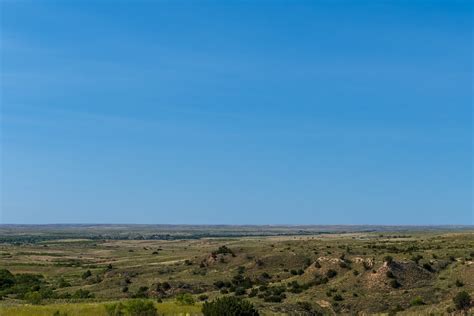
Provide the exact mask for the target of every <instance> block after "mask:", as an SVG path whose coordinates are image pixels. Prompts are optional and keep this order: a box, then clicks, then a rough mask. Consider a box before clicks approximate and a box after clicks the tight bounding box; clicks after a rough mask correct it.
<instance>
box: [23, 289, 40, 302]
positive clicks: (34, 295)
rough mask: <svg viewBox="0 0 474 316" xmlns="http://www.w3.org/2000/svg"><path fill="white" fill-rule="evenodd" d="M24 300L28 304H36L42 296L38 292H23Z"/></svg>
mask: <svg viewBox="0 0 474 316" xmlns="http://www.w3.org/2000/svg"><path fill="white" fill-rule="evenodd" d="M25 300H26V301H27V302H28V303H30V304H33V305H38V304H41V301H42V300H43V297H42V296H41V293H40V292H37V291H36V292H28V293H26V294H25Z"/></svg>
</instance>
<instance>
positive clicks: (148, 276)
mask: <svg viewBox="0 0 474 316" xmlns="http://www.w3.org/2000/svg"><path fill="white" fill-rule="evenodd" d="M180 229H181V230H179V229H177V228H176V227H175V228H173V229H171V228H169V229H168V230H166V229H163V230H159V229H156V228H153V227H147V226H131V227H128V228H127V227H123V226H121V227H118V226H116V227H112V228H111V227H110V226H106V227H101V226H95V227H92V226H88V227H85V226H71V227H68V226H58V227H46V228H45V227H41V226H35V227H16V226H6V225H3V226H0V232H1V233H0V240H1V241H2V243H1V244H0V268H1V269H6V270H8V271H9V272H11V274H13V275H14V278H16V279H18V280H20V279H21V277H18V275H22V274H35V275H41V277H37V278H36V279H34V278H30V279H28V281H27V282H26V281H25V284H27V285H25V286H23V287H20V286H17V287H16V288H14V287H13V285H12V287H10V288H7V287H6V286H5V284H6V281H5V280H6V279H8V275H7V273H6V272H4V270H2V271H3V273H2V274H1V275H0V290H2V289H3V290H2V292H0V293H2V296H3V299H2V300H1V301H0V314H1V315H53V313H54V312H56V311H58V312H66V313H67V315H107V313H106V309H105V307H104V306H105V305H106V304H110V302H114V301H115V302H116V301H119V300H120V301H124V302H126V301H129V300H133V299H148V300H151V301H153V302H154V304H155V306H156V308H157V310H158V312H159V313H160V314H166V315H174V314H180V313H182V314H183V315H184V314H186V313H189V314H191V315H194V314H200V310H201V304H202V302H203V301H212V300H214V299H215V298H217V297H220V296H224V295H231V296H234V295H236V296H239V297H242V298H245V299H246V300H248V301H250V302H252V303H253V305H254V306H255V307H256V308H257V309H258V310H259V312H260V313H261V314H264V315H266V314H268V315H272V314H298V313H299V315H314V314H318V313H322V314H328V315H331V314H357V313H360V314H380V313H389V312H390V313H397V314H400V315H405V314H406V315H420V314H430V313H434V314H446V313H448V311H449V312H453V311H454V310H455V305H454V303H453V297H455V296H456V294H458V293H459V292H461V291H466V292H468V293H469V294H470V295H471V296H473V294H474V262H473V260H474V230H473V229H472V227H457V228H452V227H451V228H446V227H444V228H438V229H434V228H430V229H416V228H413V227H412V228H410V229H408V228H398V229H397V228H395V227H391V229H388V228H386V227H382V228H377V227H345V226H340V227H336V228H331V227H311V226H308V227H303V228H302V227H271V226H269V227H258V226H255V227H252V226H249V227H246V226H243V227H240V228H238V227H237V228H236V227H225V226H224V227H212V226H210V227H199V226H196V227H192V229H191V228H190V227H181V228H180ZM206 235H207V236H206ZM224 235H225V236H224ZM180 236H181V237H182V238H180ZM183 236H184V237H183ZM209 236H216V237H209ZM160 238H161V239H160ZM2 278H3V279H2ZM23 279H26V278H25V277H23ZM2 280H3V281H2ZM18 282H20V281H18ZM13 288H14V290H12V289H13ZM32 293H38V295H34V294H32ZM61 315H63V314H61Z"/></svg>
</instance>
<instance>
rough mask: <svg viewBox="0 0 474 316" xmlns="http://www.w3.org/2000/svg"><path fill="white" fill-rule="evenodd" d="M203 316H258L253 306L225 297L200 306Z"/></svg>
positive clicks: (234, 298)
mask: <svg viewBox="0 0 474 316" xmlns="http://www.w3.org/2000/svg"><path fill="white" fill-rule="evenodd" d="M202 313H203V315H204V316H258V315H259V313H258V311H257V310H256V309H255V308H254V306H253V305H252V304H251V303H250V302H248V301H245V300H242V299H241V298H238V297H235V296H225V297H221V298H218V299H216V300H214V301H212V302H206V303H204V305H203V306H202Z"/></svg>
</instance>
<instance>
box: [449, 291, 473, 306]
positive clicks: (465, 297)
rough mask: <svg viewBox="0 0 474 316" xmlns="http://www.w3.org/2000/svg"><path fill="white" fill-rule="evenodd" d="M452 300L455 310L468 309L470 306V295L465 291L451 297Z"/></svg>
mask: <svg viewBox="0 0 474 316" xmlns="http://www.w3.org/2000/svg"><path fill="white" fill-rule="evenodd" d="M453 302H454V306H455V307H456V309H457V310H462V309H468V308H469V307H470V306H471V296H470V295H469V293H467V292H466V291H462V292H459V293H458V294H456V296H455V297H453Z"/></svg>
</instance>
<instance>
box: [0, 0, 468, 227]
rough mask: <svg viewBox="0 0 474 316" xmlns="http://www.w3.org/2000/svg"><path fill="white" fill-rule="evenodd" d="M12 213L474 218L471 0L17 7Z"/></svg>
mask: <svg viewBox="0 0 474 316" xmlns="http://www.w3.org/2000/svg"><path fill="white" fill-rule="evenodd" d="M1 11H2V21H1V31H2V33H1V40H2V42H1V57H2V70H1V71H2V78H1V79H2V82H1V105H2V109H1V110H2V121H1V126H2V135H1V145H2V146H1V151H2V152H1V153H2V175H1V177H2V187H1V193H2V195H1V218H0V219H1V221H0V222H2V223H193V224H194V223H197V224H201V223H202V224H217V223H225V224H473V204H472V201H473V200H472V195H473V185H472V179H473V172H472V158H473V157H472V145H473V142H472V141H473V130H472V119H473V116H472V101H473V99H472V96H473V74H472V71H473V69H472V63H473V59H472V54H473V51H472V50H473V46H472V42H473V37H472V36H473V34H472V30H473V7H472V1H454V0H449V1H448V0H446V1H414V0H410V1H408V0H407V1H366V2H363V1H347V2H344V1H308V2H299V1H298V2H294V1H260V2H259V1H212V2H207V1H146V2H137V1H131V0H130V1H121V2H116V1H106V0H102V1H99V0H97V1H2V3H1Z"/></svg>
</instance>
